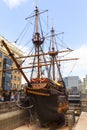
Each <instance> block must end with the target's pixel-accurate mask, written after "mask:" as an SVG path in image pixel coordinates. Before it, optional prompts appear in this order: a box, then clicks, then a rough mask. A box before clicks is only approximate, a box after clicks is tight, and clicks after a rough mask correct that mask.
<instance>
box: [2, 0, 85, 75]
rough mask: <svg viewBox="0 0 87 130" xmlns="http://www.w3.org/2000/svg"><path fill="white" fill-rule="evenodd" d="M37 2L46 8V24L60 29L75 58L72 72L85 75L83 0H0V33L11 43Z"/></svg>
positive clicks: (41, 7)
mask: <svg viewBox="0 0 87 130" xmlns="http://www.w3.org/2000/svg"><path fill="white" fill-rule="evenodd" d="M36 4H37V5H38V7H39V9H40V10H42V11H43V10H45V9H47V10H48V18H49V26H52V24H53V26H54V28H55V29H56V30H57V31H59V32H64V42H65V43H66V44H67V45H68V46H69V47H70V48H72V49H74V50H75V53H74V54H73V55H74V56H75V57H79V58H80V60H79V61H78V62H77V65H76V66H77V67H75V69H74V71H73V73H72V75H79V76H81V77H84V76H85V75H86V74H87V66H86V64H87V56H86V53H87V0H0V35H2V36H4V37H5V38H6V39H8V41H10V42H14V41H15V40H16V38H17V37H18V35H19V34H20V32H21V31H22V29H23V28H24V26H25V22H26V21H25V18H26V17H27V16H29V15H30V14H31V13H32V12H33V10H34V9H35V5H36Z"/></svg>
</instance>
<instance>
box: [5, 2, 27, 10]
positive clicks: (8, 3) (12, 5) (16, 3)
mask: <svg viewBox="0 0 87 130" xmlns="http://www.w3.org/2000/svg"><path fill="white" fill-rule="evenodd" d="M3 1H4V2H5V3H6V4H7V5H8V6H9V7H10V8H14V7H17V6H19V5H20V4H21V3H23V2H26V1H27V0H3Z"/></svg>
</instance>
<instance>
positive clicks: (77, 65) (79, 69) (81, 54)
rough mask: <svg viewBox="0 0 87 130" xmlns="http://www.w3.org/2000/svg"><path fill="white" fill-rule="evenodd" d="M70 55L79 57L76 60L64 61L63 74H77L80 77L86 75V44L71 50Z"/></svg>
mask: <svg viewBox="0 0 87 130" xmlns="http://www.w3.org/2000/svg"><path fill="white" fill-rule="evenodd" d="M70 57H74V58H79V60H77V61H72V62H70V63H69V62H68V63H65V64H66V65H64V72H63V75H64V76H65V77H66V76H72V75H73V76H79V77H80V78H81V79H83V78H84V77H85V75H87V46H86V45H82V46H81V47H80V48H79V49H77V50H75V51H73V52H72V53H71V55H70Z"/></svg>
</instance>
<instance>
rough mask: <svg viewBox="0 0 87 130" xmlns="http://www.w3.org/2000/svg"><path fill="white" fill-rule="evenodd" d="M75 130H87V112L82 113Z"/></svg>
mask: <svg viewBox="0 0 87 130" xmlns="http://www.w3.org/2000/svg"><path fill="white" fill-rule="evenodd" d="M74 130H87V112H82V113H81V115H80V117H79V119H78V122H77V123H76V126H75V128H74Z"/></svg>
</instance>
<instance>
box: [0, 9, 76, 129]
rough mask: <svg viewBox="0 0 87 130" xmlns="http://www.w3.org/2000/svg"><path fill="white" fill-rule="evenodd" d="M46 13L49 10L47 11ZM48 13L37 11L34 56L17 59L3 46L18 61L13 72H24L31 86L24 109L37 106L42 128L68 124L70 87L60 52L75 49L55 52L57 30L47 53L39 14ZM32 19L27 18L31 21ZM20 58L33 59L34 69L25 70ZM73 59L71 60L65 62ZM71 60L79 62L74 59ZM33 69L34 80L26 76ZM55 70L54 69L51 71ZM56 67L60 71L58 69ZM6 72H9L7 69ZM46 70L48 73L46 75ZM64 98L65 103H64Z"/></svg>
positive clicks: (32, 66)
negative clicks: (63, 72) (40, 28)
mask: <svg viewBox="0 0 87 130" xmlns="http://www.w3.org/2000/svg"><path fill="white" fill-rule="evenodd" d="M44 12H45V11H44ZM44 12H39V10H38V7H36V9H35V14H34V15H33V16H32V17H34V16H35V33H34V35H33V38H32V42H33V45H34V48H35V51H34V54H31V55H28V56H23V57H15V55H13V53H12V52H11V51H10V48H9V47H8V45H7V44H6V43H5V41H2V44H3V45H4V47H5V48H6V50H7V51H8V53H9V55H10V57H11V58H12V60H13V61H14V62H15V64H16V66H17V68H13V69H9V70H17V69H18V70H20V72H21V74H22V75H23V77H24V79H25V80H26V82H27V85H26V86H25V87H24V92H25V94H26V97H25V101H24V104H23V103H22V106H21V107H22V108H30V106H32V105H33V108H32V109H33V111H32V112H33V114H35V113H37V118H38V119H39V121H40V124H41V125H42V126H45V125H47V126H49V124H52V123H56V126H57V127H58V126H60V125H63V124H64V123H65V112H66V111H67V109H68V101H67V92H66V87H65V84H64V81H63V78H62V75H61V71H60V61H62V60H60V59H58V55H59V53H62V52H71V51H72V50H71V49H67V50H65V51H59V50H55V46H54V36H55V33H54V29H53V27H52V30H51V45H50V49H49V51H48V52H44V51H43V49H42V46H43V44H44V42H45V37H44V36H43V33H40V32H39V21H38V19H39V15H40V14H41V13H44ZM29 18H30V17H28V18H26V19H29ZM45 56H48V57H50V61H48V60H47V58H45ZM19 58H31V59H32V60H30V63H29V64H30V66H28V67H21V65H20V64H19V63H18V62H17V59H19ZM65 60H70V59H65ZM71 60H77V58H75V59H71ZM55 65H57V68H58V72H59V78H58V79H59V80H56V78H55V77H57V75H56V73H55V71H57V70H55ZM27 68H28V69H31V75H30V79H29V78H28V77H27V76H26V74H25V73H24V71H23V70H24V69H27ZM42 68H44V69H46V70H45V71H47V73H46V76H43V73H42V72H43V71H44V69H42ZM51 68H52V69H51ZM57 68H56V69H57ZM4 71H6V69H4ZM45 71H44V73H45ZM60 99H61V100H60Z"/></svg>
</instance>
